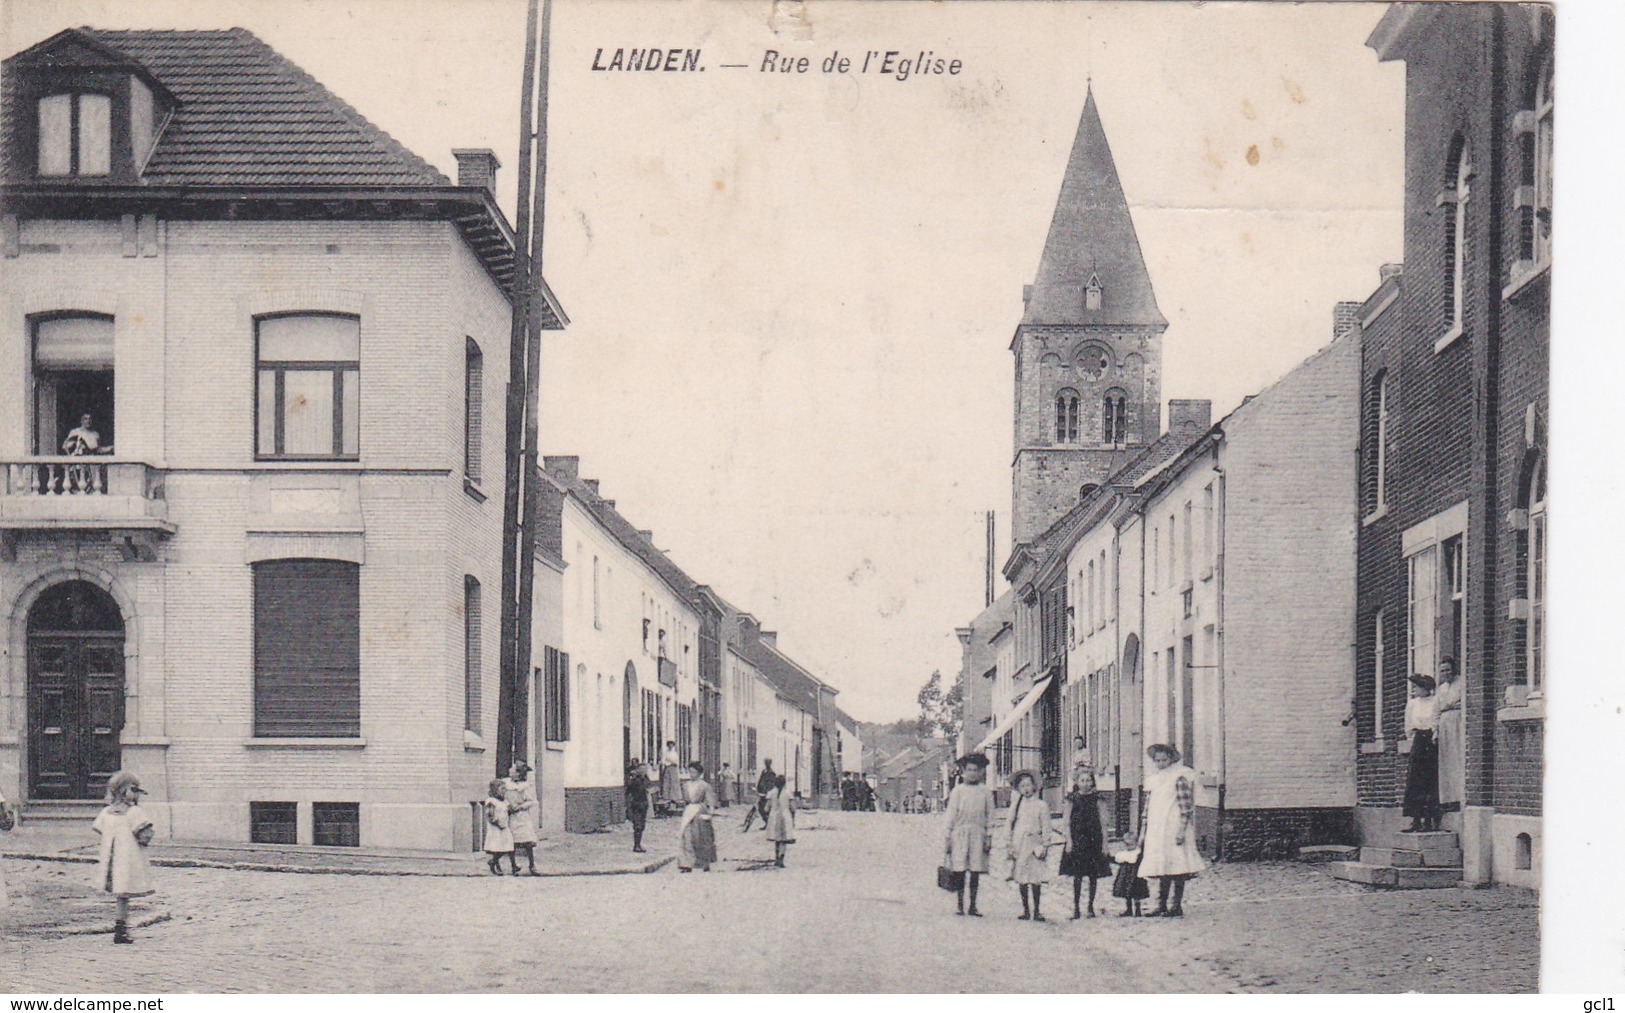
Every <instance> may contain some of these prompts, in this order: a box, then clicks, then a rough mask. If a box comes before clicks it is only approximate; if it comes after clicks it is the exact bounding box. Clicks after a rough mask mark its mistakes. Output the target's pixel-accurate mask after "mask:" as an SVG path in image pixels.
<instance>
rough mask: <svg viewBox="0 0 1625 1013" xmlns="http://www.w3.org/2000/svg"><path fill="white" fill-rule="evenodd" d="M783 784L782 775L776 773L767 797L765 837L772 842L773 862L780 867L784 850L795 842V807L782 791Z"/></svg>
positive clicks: (782, 866) (782, 864) (782, 862)
mask: <svg viewBox="0 0 1625 1013" xmlns="http://www.w3.org/2000/svg"><path fill="white" fill-rule="evenodd" d="M785 784H786V782H785V780H784V775H783V774H780V775H778V777H776V778H774V779H773V790H772V791H771V792H769V793H768V797H767V839H768V840H770V841H772V842H773V864H774V865H776V866H778V867H779V868H781V869H782V868H784V853H785V851H786V850H787V849H788V848H789V846H790V845H792V844H794V843H795V842H796V817H795V807H794V806H793V805H792V804H791V801H790V797H789V796H788V795H786V794H785V793H784V786H785Z"/></svg>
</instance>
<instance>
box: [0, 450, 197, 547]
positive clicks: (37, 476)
mask: <svg viewBox="0 0 1625 1013" xmlns="http://www.w3.org/2000/svg"><path fill="white" fill-rule="evenodd" d="M0 463H3V464H4V467H5V473H6V485H5V489H4V495H0V531H4V532H6V533H7V534H11V533H14V532H19V531H86V530H95V531H109V532H122V533H126V534H135V533H137V532H140V533H144V535H145V536H146V538H147V539H150V537H151V536H154V535H156V536H167V535H172V534H174V533H175V525H174V524H172V523H170V521H169V504H168V503H166V502H165V501H164V473H163V471H161V470H159V469H158V468H154V467H153V466H151V465H149V464H144V463H142V462H140V461H121V460H118V459H116V458H113V457H29V458H25V459H23V460H20V461H5V462H0Z"/></svg>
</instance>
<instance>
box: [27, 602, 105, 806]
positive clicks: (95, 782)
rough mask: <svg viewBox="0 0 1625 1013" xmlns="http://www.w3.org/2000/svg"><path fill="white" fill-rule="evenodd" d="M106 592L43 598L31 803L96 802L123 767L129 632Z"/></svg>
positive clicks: (31, 739)
mask: <svg viewBox="0 0 1625 1013" xmlns="http://www.w3.org/2000/svg"><path fill="white" fill-rule="evenodd" d="M122 625H123V624H122V622H121V621H120V620H119V618H118V607H117V606H116V605H114V604H113V602H112V601H111V599H109V598H107V595H106V592H104V591H102V590H101V589H100V588H97V587H95V586H94V585H89V584H85V583H83V582H80V581H74V582H70V583H69V584H67V585H59V587H57V588H52V589H51V590H50V591H48V592H46V594H45V595H43V596H41V599H40V601H39V602H38V603H36V605H35V607H34V610H33V611H32V612H31V613H30V616H29V630H28V797H29V798H33V799H95V798H101V797H102V795H103V793H104V792H105V791H106V789H107V779H108V778H109V777H111V776H112V775H113V773H114V772H115V771H117V770H118V769H119V766H120V754H119V735H120V733H121V732H122V730H123V728H124V632H123V630H122V628H114V629H110V628H109V627H122Z"/></svg>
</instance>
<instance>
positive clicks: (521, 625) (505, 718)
mask: <svg viewBox="0 0 1625 1013" xmlns="http://www.w3.org/2000/svg"><path fill="white" fill-rule="evenodd" d="M536 19H537V0H529V8H528V11H527V14H526V17H525V68H524V74H523V78H524V80H523V84H522V89H523V90H522V91H521V93H520V100H519V200H518V206H517V208H516V214H517V215H518V224H517V227H516V228H515V230H514V273H513V283H512V290H511V292H510V295H511V298H512V300H513V326H512V328H511V329H510V331H509V335H508V391H507V394H508V396H507V399H506V409H507V417H506V426H505V436H506V451H505V453H504V454H503V461H504V466H505V467H504V475H503V485H502V615H501V662H500V666H501V667H500V670H499V672H498V675H497V678H498V684H497V727H496V756H495V760H496V773H497V774H498V775H499V776H500V775H503V774H506V773H507V772H508V767H509V765H511V764H512V763H513V759H514V741H513V729H514V725H515V724H516V721H515V713H514V711H515V703H516V699H515V692H516V691H515V685H516V683H517V682H518V681H519V678H520V677H521V676H522V674H523V673H524V672H526V671H528V670H529V668H530V657H529V652H528V650H527V651H526V654H525V656H524V657H520V655H519V646H520V630H521V629H525V630H528V629H529V627H530V617H529V615H528V614H526V613H524V612H521V610H520V604H521V602H520V596H519V586H520V561H521V560H520V557H521V555H522V552H521V547H522V546H523V544H524V542H525V541H526V538H525V529H524V526H523V525H522V524H521V520H520V504H521V497H520V489H521V485H522V483H523V481H524V471H523V468H524V461H525V407H526V403H527V400H528V399H527V394H528V392H527V390H526V387H527V383H526V380H527V379H528V377H529V372H528V370H527V367H526V360H525V351H526V348H527V346H528V344H529V340H528V339H529V335H530V296H531V266H530V228H531V222H530V210H531V209H530V204H531V185H530V181H531V143H532V141H533V140H534V138H535V126H534V119H535V105H534V102H535V98H534V96H535V91H536ZM526 641H527V647H528V637H527V638H526Z"/></svg>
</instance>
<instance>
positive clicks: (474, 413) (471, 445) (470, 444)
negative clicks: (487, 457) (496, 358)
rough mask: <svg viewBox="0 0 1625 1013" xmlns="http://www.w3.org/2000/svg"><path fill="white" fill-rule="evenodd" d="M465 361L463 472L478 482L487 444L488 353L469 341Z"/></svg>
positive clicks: (470, 479)
mask: <svg viewBox="0 0 1625 1013" xmlns="http://www.w3.org/2000/svg"><path fill="white" fill-rule="evenodd" d="M464 354H465V360H464V363H463V474H464V475H466V476H467V477H468V480H469V481H470V482H478V481H479V480H480V473H481V470H482V467H483V464H482V458H483V456H484V447H485V356H484V355H482V354H481V353H480V346H479V345H476V344H474V342H473V341H472V340H470V341H469V342H468V347H467V350H466V351H465V353H464Z"/></svg>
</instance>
